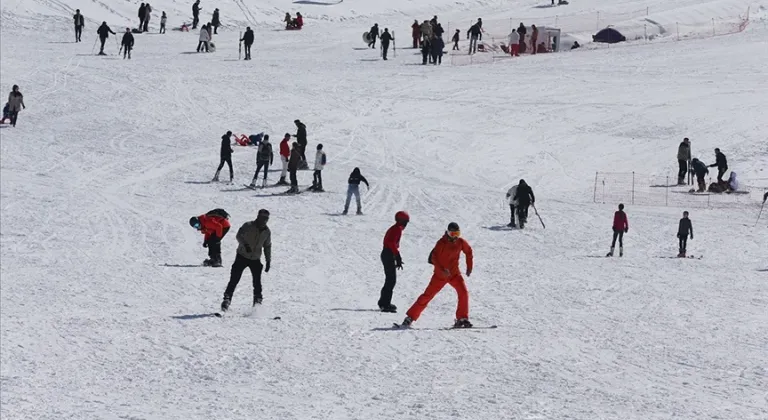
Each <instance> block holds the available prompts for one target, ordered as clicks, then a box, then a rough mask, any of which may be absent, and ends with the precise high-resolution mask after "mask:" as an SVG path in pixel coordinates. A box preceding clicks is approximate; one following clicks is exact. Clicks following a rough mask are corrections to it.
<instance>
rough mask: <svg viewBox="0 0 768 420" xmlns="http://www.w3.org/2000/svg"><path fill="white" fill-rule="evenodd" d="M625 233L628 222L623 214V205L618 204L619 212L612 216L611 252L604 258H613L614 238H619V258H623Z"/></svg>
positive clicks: (627, 229)
mask: <svg viewBox="0 0 768 420" xmlns="http://www.w3.org/2000/svg"><path fill="white" fill-rule="evenodd" d="M627 232H629V220H627V213H624V204H619V210H618V211H617V212H616V213H614V214H613V242H611V251H610V252H609V253H608V254H607V255H606V257H612V256H613V249H614V248H616V238H619V256H620V257H623V256H624V234H625V233H627Z"/></svg>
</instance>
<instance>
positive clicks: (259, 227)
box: [221, 209, 272, 312]
mask: <svg viewBox="0 0 768 420" xmlns="http://www.w3.org/2000/svg"><path fill="white" fill-rule="evenodd" d="M267 222H269V211H268V210H265V209H261V210H259V214H258V216H256V220H254V221H251V222H246V223H245V224H243V226H241V227H240V229H239V230H238V231H237V236H236V238H237V244H238V245H237V256H236V257H235V262H233V263H232V270H231V271H230V276H229V284H227V289H226V290H225V291H224V300H222V301H221V310H222V312H225V311H227V310H228V309H229V305H230V303H232V296H234V294H235V289H236V288H237V284H238V283H239V282H240V278H241V277H242V276H243V271H245V269H246V268H248V269H249V270H251V275H252V276H253V305H254V306H255V305H258V304H261V301H262V291H261V271H262V270H264V272H265V273H269V268H270V265H271V262H272V232H271V231H270V230H269V227H268V226H267ZM262 251H263V254H264V264H262V263H261V254H262Z"/></svg>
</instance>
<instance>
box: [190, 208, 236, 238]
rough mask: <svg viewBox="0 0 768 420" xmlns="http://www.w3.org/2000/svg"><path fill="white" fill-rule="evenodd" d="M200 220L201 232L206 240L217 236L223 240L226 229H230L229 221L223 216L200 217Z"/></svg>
mask: <svg viewBox="0 0 768 420" xmlns="http://www.w3.org/2000/svg"><path fill="white" fill-rule="evenodd" d="M197 219H198V220H200V232H202V233H203V235H205V240H206V241H207V240H209V239H211V236H213V235H216V237H217V238H219V239H221V238H222V237H223V236H224V229H225V228H227V229H228V228H229V227H230V224H229V220H227V219H225V218H223V217H221V216H207V215H205V214H203V215H201V216H198V217H197Z"/></svg>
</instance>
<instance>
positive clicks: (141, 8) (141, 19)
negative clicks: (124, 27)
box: [139, 3, 147, 30]
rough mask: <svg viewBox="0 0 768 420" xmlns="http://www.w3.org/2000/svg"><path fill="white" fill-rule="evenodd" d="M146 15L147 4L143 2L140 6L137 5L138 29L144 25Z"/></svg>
mask: <svg viewBox="0 0 768 420" xmlns="http://www.w3.org/2000/svg"><path fill="white" fill-rule="evenodd" d="M146 16H147V6H146V5H145V4H144V3H141V6H139V30H141V28H143V27H144V19H145V18H146Z"/></svg>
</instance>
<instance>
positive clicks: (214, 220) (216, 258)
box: [189, 209, 230, 267]
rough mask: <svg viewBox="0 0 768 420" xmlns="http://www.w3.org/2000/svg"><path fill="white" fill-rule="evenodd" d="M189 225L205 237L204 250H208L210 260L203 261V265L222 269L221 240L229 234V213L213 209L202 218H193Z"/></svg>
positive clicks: (202, 215) (201, 216)
mask: <svg viewBox="0 0 768 420" xmlns="http://www.w3.org/2000/svg"><path fill="white" fill-rule="evenodd" d="M189 225H190V226H192V227H193V228H195V229H197V230H199V231H200V233H202V234H203V235H205V236H204V239H203V248H208V258H207V259H206V260H204V261H203V265H204V266H208V267H221V240H222V239H224V236H225V235H226V234H227V232H229V228H230V224H229V213H227V212H226V211H224V209H213V210H211V211H209V212H208V213H205V214H201V215H200V216H197V217H191V218H190V219H189Z"/></svg>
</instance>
